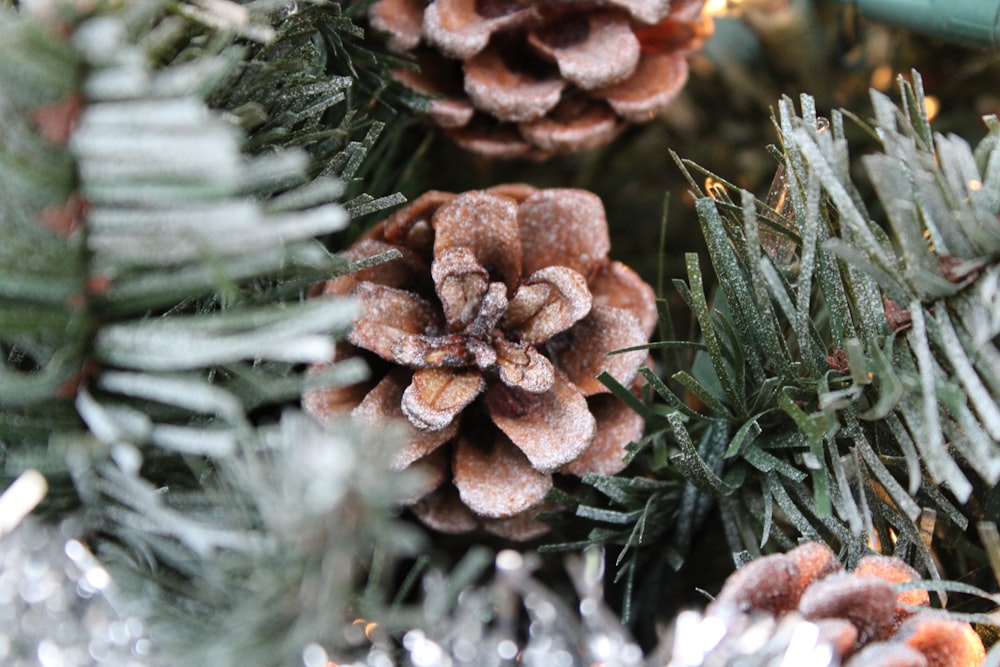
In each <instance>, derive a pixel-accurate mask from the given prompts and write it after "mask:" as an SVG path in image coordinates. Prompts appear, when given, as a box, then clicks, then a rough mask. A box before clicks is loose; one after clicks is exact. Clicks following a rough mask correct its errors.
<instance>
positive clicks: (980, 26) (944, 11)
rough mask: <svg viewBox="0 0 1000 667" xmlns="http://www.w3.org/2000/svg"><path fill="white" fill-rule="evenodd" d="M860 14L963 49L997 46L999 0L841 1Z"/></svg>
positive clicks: (992, 47) (998, 42)
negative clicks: (960, 45)
mask: <svg viewBox="0 0 1000 667" xmlns="http://www.w3.org/2000/svg"><path fill="white" fill-rule="evenodd" d="M840 2H844V3H849V4H853V5H856V6H857V8H858V10H859V11H860V12H861V15H862V16H864V17H866V18H869V19H873V20H876V21H885V22H886V23H894V24H896V25H900V26H904V27H906V28H910V29H911V30H913V31H915V32H920V33H923V34H926V35H931V36H934V37H940V38H941V39H945V40H948V41H950V42H956V43H959V44H963V45H965V46H972V47H979V48H987V49H995V48H998V47H1000V0H840Z"/></svg>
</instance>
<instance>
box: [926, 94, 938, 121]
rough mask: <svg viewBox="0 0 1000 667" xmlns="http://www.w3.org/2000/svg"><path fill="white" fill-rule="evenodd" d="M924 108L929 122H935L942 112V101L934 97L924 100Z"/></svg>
mask: <svg viewBox="0 0 1000 667" xmlns="http://www.w3.org/2000/svg"><path fill="white" fill-rule="evenodd" d="M924 108H925V109H926V110H927V120H934V118H935V117H936V116H937V115H938V111H940V110H941V101H940V100H938V98H936V97H934V96H933V95H928V96H926V97H925V98H924Z"/></svg>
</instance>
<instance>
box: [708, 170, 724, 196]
mask: <svg viewBox="0 0 1000 667" xmlns="http://www.w3.org/2000/svg"><path fill="white" fill-rule="evenodd" d="M705 191H706V192H707V193H708V196H709V197H711V198H712V199H714V200H715V201H719V200H720V199H724V198H725V196H726V186H725V185H723V184H722V182H721V181H719V180H717V179H714V178H712V177H711V176H706V177H705Z"/></svg>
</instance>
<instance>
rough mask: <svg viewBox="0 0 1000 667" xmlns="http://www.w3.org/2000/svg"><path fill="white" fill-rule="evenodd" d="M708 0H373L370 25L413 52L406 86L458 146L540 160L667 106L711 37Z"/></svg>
mask: <svg viewBox="0 0 1000 667" xmlns="http://www.w3.org/2000/svg"><path fill="white" fill-rule="evenodd" d="M703 4H704V0H586V1H584V2H559V1H558V0H431V1H430V2H427V1H426V0H376V2H375V3H374V4H373V5H372V6H371V8H370V10H369V20H370V22H371V24H372V26H374V27H375V28H376V29H377V30H380V31H382V32H385V33H388V36H389V46H390V48H393V49H396V50H398V51H406V52H411V53H412V54H413V55H414V56H415V58H416V61H417V64H418V66H419V72H417V71H413V70H406V69H401V70H398V71H397V73H396V76H397V78H398V79H399V80H400V81H401V82H402V83H403V84H404V85H406V86H408V87H409V88H411V89H413V90H415V91H417V92H419V93H424V94H428V95H434V96H437V99H435V100H433V101H432V102H431V106H430V110H429V115H430V118H431V119H432V120H433V121H434V122H435V123H437V124H438V125H440V126H441V127H443V128H445V129H446V131H447V132H448V134H449V135H450V136H451V137H452V138H453V139H454V140H455V141H456V142H458V143H459V144H460V145H461V146H462V147H464V148H465V149H467V150H469V151H472V152H474V153H480V154H482V155H486V156H489V157H503V158H512V157H532V158H544V157H547V156H549V155H551V154H555V153H568V152H573V151H578V150H583V149H587V148H593V147H596V146H601V145H604V144H606V143H608V142H609V141H611V139H612V138H613V137H614V136H615V135H616V134H617V133H618V132H619V131H620V130H621V129H622V128H623V127H624V124H625V123H626V122H633V123H638V122H645V121H647V120H649V119H651V118H653V116H654V115H655V114H656V113H658V112H659V111H661V110H663V109H664V108H665V107H666V106H667V105H668V104H669V103H670V102H671V100H673V98H674V97H675V96H676V95H677V93H678V92H679V91H680V89H681V88H682V87H683V86H684V83H685V82H686V81H687V74H688V66H687V61H686V59H685V57H686V56H687V54H689V53H690V52H691V51H694V50H696V49H697V48H699V47H700V46H701V44H702V43H703V42H704V41H705V39H706V38H707V37H708V36H709V35H710V34H711V32H712V23H711V19H710V18H709V17H708V16H707V15H702V13H701V12H702V5H703Z"/></svg>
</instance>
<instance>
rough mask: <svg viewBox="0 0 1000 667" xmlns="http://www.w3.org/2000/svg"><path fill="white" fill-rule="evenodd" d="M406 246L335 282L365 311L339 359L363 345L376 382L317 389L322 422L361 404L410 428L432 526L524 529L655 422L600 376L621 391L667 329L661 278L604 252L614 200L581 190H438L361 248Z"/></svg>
mask: <svg viewBox="0 0 1000 667" xmlns="http://www.w3.org/2000/svg"><path fill="white" fill-rule="evenodd" d="M393 248H394V249H396V250H398V251H399V252H400V253H401V254H402V258H400V259H398V260H395V261H392V262H388V263H385V264H382V265H378V266H376V267H374V268H371V269H366V270H363V271H360V272H358V273H355V274H352V275H349V276H343V277H341V278H337V279H335V280H332V281H330V282H328V283H327V284H326V286H325V288H324V291H325V292H326V293H327V294H337V295H344V294H350V295H352V296H354V297H355V298H357V299H358V300H359V301H360V302H361V305H362V308H363V312H362V314H361V315H360V317H359V318H358V320H357V322H356V324H355V326H354V329H353V331H352V332H351V333H350V334H349V336H348V341H349V342H350V345H346V344H345V345H342V346H341V348H340V350H339V351H338V354H339V355H341V357H346V356H351V355H354V354H362V355H365V356H366V357H367V358H368V359H369V361H370V362H371V363H370V365H371V366H372V367H373V368H374V370H375V372H374V378H373V381H372V383H369V384H366V385H363V386H357V387H350V388H346V389H344V388H340V389H326V390H317V391H312V392H309V393H307V394H306V395H305V396H304V397H303V404H304V405H305V407H306V409H307V410H308V411H310V412H311V413H312V414H313V415H316V416H317V417H319V418H321V419H325V418H328V417H330V416H331V415H334V414H336V413H338V412H343V411H345V410H348V409H352V410H353V413H354V415H355V416H356V417H358V418H360V419H362V420H364V421H367V422H370V423H381V422H385V421H387V420H390V419H399V420H401V421H402V422H403V424H404V425H405V426H406V427H407V433H406V437H405V440H404V442H403V446H402V448H401V450H400V451H399V452H398V455H397V456H396V459H395V460H394V461H393V466H394V467H396V468H398V469H402V468H406V467H409V466H411V465H421V466H424V467H425V468H426V469H428V470H431V471H433V479H432V483H431V484H430V485H429V487H428V488H427V489H426V492H425V494H424V495H423V496H422V497H420V498H415V499H414V504H413V510H414V511H415V513H416V514H417V515H418V516H419V517H420V518H421V519H422V520H423V521H424V522H425V523H426V524H428V525H429V526H431V527H433V528H435V529H439V530H442V531H446V532H464V531H468V530H473V529H475V528H477V527H478V526H484V527H486V528H487V529H489V530H491V531H493V532H496V533H499V534H501V535H505V536H508V537H512V538H517V539H526V538H529V537H532V536H534V535H536V534H538V533H539V532H542V531H544V529H545V527H544V525H543V524H541V523H538V522H536V521H534V519H533V518H532V517H533V515H534V513H536V512H537V511H538V509H539V508H540V506H541V505H542V502H543V499H544V497H545V494H546V492H547V491H548V490H549V489H550V488H551V487H552V484H553V477H552V475H553V473H568V474H572V475H578V476H579V475H583V474H584V473H586V472H597V473H603V474H613V473H615V472H617V471H619V470H620V469H621V468H622V467H623V466H624V463H623V461H622V459H623V457H624V455H625V449H624V448H625V445H626V444H627V443H628V442H630V441H632V440H635V439H636V438H638V437H639V436H640V435H641V434H642V429H643V422H642V419H641V418H640V417H638V416H637V415H636V414H635V413H634V412H632V411H631V410H630V409H629V408H628V407H626V406H625V405H624V404H623V403H621V402H620V401H618V400H617V399H616V398H614V397H613V396H612V395H611V394H610V393H608V392H607V390H606V389H605V387H604V386H603V385H602V384H601V383H600V382H599V381H597V379H596V376H597V375H599V374H600V373H601V372H604V371H607V372H608V373H610V374H611V375H612V376H613V377H615V378H616V379H617V380H618V381H619V382H621V383H622V384H624V385H625V386H631V385H632V384H633V382H634V381H635V379H636V377H637V373H638V369H639V366H640V365H641V364H642V363H643V362H644V361H645V359H646V353H645V352H644V351H642V350H640V351H634V352H626V353H623V354H616V355H610V356H609V355H608V352H609V351H611V350H614V349H618V348H624V347H630V346H636V345H642V344H644V343H646V342H647V341H648V340H649V336H650V334H651V333H652V330H653V328H654V327H655V323H656V307H655V303H654V296H653V292H652V290H651V289H650V287H649V286H648V285H647V284H646V283H645V282H643V281H642V279H641V278H639V276H638V275H636V274H635V273H634V272H633V271H632V270H630V269H629V268H628V267H626V266H624V265H623V264H620V263H618V262H613V261H611V260H609V259H608V257H607V253H608V250H609V248H610V240H609V237H608V228H607V222H606V220H605V217H604V207H603V206H602V204H601V201H600V200H599V199H598V198H597V197H596V196H595V195H593V194H591V193H589V192H584V191H582V190H569V189H551V190H536V189H535V188H533V187H530V186H527V185H506V186H498V187H495V188H491V189H489V190H481V191H473V192H467V193H464V194H460V195H453V194H450V193H444V192H430V193H427V194H425V195H424V196H422V197H420V198H418V199H417V200H415V201H414V202H412V203H411V204H409V205H408V206H406V207H405V208H403V209H401V210H399V211H397V212H396V213H395V214H393V215H392V216H391V217H390V218H389V219H387V220H386V221H384V222H382V223H380V224H379V225H377V226H376V227H374V228H373V229H372V230H371V231H370V232H368V233H367V234H366V235H365V236H364V237H363V238H362V239H360V240H359V241H358V242H357V243H355V244H354V245H353V246H352V247H351V248H350V249H349V251H348V255H349V256H350V257H351V259H355V260H356V259H361V258H364V257H368V256H372V255H375V254H378V253H380V252H383V251H386V250H389V249H393Z"/></svg>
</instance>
